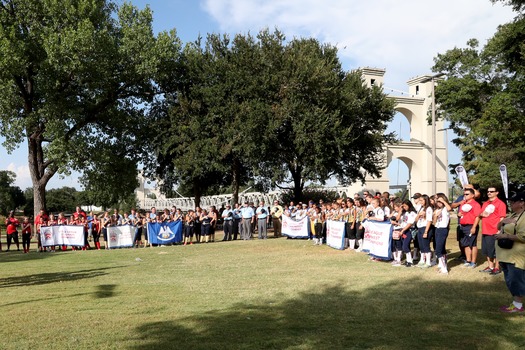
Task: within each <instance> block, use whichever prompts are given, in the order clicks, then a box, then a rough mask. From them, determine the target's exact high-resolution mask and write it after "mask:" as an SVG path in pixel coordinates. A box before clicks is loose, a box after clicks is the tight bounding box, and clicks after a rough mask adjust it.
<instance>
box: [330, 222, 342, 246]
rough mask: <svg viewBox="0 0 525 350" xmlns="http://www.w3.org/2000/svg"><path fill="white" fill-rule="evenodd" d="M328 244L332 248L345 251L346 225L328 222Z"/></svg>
mask: <svg viewBox="0 0 525 350" xmlns="http://www.w3.org/2000/svg"><path fill="white" fill-rule="evenodd" d="M326 244H327V245H328V246H330V247H332V248H335V249H340V250H343V249H345V223H344V222H342V221H333V220H328V221H327V222H326Z"/></svg>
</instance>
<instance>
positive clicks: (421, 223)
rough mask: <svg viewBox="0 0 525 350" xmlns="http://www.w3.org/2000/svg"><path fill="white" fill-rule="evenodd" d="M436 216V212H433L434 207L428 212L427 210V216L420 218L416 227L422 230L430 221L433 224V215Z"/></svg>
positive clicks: (428, 209)
mask: <svg viewBox="0 0 525 350" xmlns="http://www.w3.org/2000/svg"><path fill="white" fill-rule="evenodd" d="M433 214H434V211H433V210H432V207H428V208H427V209H426V210H425V215H423V217H420V218H419V219H418V220H417V224H416V226H417V227H418V228H421V227H427V223H428V222H429V221H430V222H432V215H433Z"/></svg>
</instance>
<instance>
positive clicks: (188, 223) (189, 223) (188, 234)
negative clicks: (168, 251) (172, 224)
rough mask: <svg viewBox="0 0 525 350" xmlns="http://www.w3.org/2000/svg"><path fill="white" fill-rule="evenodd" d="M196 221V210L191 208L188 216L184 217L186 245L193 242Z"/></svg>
mask: <svg viewBox="0 0 525 350" xmlns="http://www.w3.org/2000/svg"><path fill="white" fill-rule="evenodd" d="M194 223H195V212H194V211H193V210H189V211H188V213H187V214H186V216H185V217H184V245H187V244H188V243H189V244H190V245H192V244H193V242H192V239H193V229H194Z"/></svg>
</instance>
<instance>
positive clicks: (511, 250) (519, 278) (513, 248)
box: [495, 192, 525, 313]
mask: <svg viewBox="0 0 525 350" xmlns="http://www.w3.org/2000/svg"><path fill="white" fill-rule="evenodd" d="M509 201H510V208H511V210H512V213H511V214H510V216H508V217H506V218H505V219H503V220H501V221H500V222H499V223H498V229H502V231H503V232H502V233H499V234H497V235H496V236H495V238H496V239H497V240H498V244H497V245H496V256H497V257H498V260H499V263H500V267H501V270H502V271H503V274H504V276H505V283H506V284H507V288H508V289H509V292H510V293H511V294H512V303H511V304H510V305H509V306H502V307H501V308H500V311H501V312H506V313H515V312H520V313H521V312H523V311H524V308H523V296H524V295H525V215H523V214H524V211H525V193H523V192H521V193H517V194H515V195H514V196H512V197H511V198H510V199H509ZM500 232H501V231H500ZM503 239H505V240H510V242H511V245H505V244H504V242H503V241H502V240H503ZM507 242H509V241H507Z"/></svg>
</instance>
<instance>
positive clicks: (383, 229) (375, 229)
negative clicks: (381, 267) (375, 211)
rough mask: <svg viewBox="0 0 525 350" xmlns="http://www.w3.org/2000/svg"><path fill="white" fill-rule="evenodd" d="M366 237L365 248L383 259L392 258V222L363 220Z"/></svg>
mask: <svg viewBox="0 0 525 350" xmlns="http://www.w3.org/2000/svg"><path fill="white" fill-rule="evenodd" d="M363 227H364V228H365V237H364V241H363V250H364V251H367V252H369V253H370V254H371V255H372V256H374V257H376V258H381V259H388V260H390V259H392V251H391V242H392V224H390V222H384V221H371V220H365V221H363Z"/></svg>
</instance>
